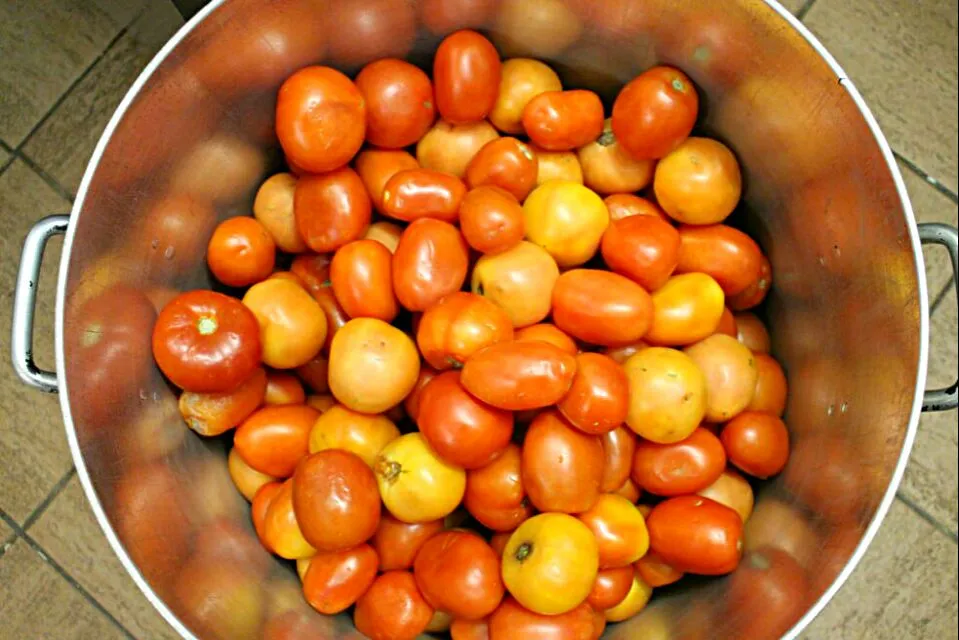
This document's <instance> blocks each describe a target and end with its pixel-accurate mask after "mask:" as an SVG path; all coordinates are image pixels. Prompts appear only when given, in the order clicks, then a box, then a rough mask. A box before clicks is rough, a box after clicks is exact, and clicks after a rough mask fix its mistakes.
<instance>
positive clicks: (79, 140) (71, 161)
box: [23, 0, 183, 193]
mask: <svg viewBox="0 0 959 640" xmlns="http://www.w3.org/2000/svg"><path fill="white" fill-rule="evenodd" d="M182 23H183V20H182V18H181V17H180V14H179V13H177V11H176V8H175V7H174V6H173V4H172V3H171V2H169V0H156V1H154V2H152V3H151V4H150V6H149V8H148V9H147V10H146V11H145V12H144V13H143V15H141V16H140V17H139V18H138V19H137V20H136V21H135V22H134V23H133V24H132V25H131V26H130V29H129V30H128V31H127V32H126V33H125V34H124V35H123V36H121V37H120V39H119V40H117V42H116V43H115V44H114V45H113V47H111V48H110V50H109V51H108V52H107V53H106V54H105V55H104V56H103V58H102V59H100V60H99V61H98V62H97V64H96V65H95V66H94V67H93V69H92V70H91V71H90V73H89V75H87V76H86V77H85V78H84V79H83V80H81V81H80V82H79V83H78V84H77V86H76V87H74V88H73V90H72V91H71V92H70V93H69V94H68V95H67V97H66V99H65V100H64V101H63V102H62V103H61V104H60V105H59V106H58V107H57V109H56V111H54V112H53V113H52V114H51V115H50V117H49V118H48V119H47V121H46V122H44V123H43V125H42V126H41V127H40V129H38V130H37V132H36V133H35V134H34V135H32V136H31V137H30V139H29V140H27V142H26V144H24V146H23V151H24V153H25V154H26V155H27V156H28V157H30V158H31V159H33V160H34V161H35V162H36V163H37V164H38V165H39V166H40V167H42V168H43V170H44V171H46V172H47V173H49V174H50V175H51V176H53V178H54V179H55V180H57V182H59V183H60V184H61V185H63V186H64V187H65V188H66V189H67V190H69V191H70V192H71V193H76V190H77V187H78V186H79V185H80V179H81V178H82V177H83V171H84V169H85V168H86V164H87V161H88V160H89V159H90V154H91V153H92V152H93V148H94V147H95V146H96V143H97V140H98V139H99V138H100V134H101V133H102V132H103V128H104V127H105V126H106V124H107V122H108V121H109V120H110V116H112V115H113V111H114V109H116V106H117V104H119V102H120V100H121V99H122V98H123V96H124V95H125V94H126V92H127V89H129V88H130V85H131V84H133V81H134V80H135V79H136V77H137V76H138V75H139V74H140V71H142V70H143V68H144V67H145V66H146V64H147V63H148V62H149V61H150V58H152V57H153V54H155V53H156V52H157V51H158V50H159V49H160V47H161V46H163V43H164V42H166V41H167V39H168V38H169V37H170V36H171V35H173V33H174V32H175V31H176V29H177V28H179V26H180V25H181V24H182Z"/></svg>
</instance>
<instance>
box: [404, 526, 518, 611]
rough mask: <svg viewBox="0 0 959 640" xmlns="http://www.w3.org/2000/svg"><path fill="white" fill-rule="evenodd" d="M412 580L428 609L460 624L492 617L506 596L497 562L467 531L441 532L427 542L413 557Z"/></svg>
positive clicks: (477, 539) (473, 535) (497, 559)
mask: <svg viewBox="0 0 959 640" xmlns="http://www.w3.org/2000/svg"><path fill="white" fill-rule="evenodd" d="M413 577H414V578H415V579H416V586H417V587H419V589H420V593H422V594H423V598H424V599H425V600H426V601H427V602H428V603H429V604H430V606H432V607H433V608H435V609H439V610H442V611H445V612H447V613H449V614H451V615H452V616H453V617H455V618H458V619H461V620H479V619H481V618H484V617H486V616H488V615H489V614H491V613H493V610H494V609H496V607H497V606H499V603H500V601H501V600H502V599H503V595H504V592H505V589H504V587H503V581H502V579H501V578H500V559H499V558H498V557H497V556H496V553H495V552H494V551H493V550H492V549H491V548H490V546H489V545H488V544H487V543H486V541H485V540H483V539H482V538H481V537H479V536H478V535H476V534H475V533H471V532H467V531H443V532H440V533H437V534H436V535H434V536H433V537H432V538H430V539H429V540H427V541H426V543H425V544H424V545H423V546H422V547H421V548H420V551H419V553H417V554H416V561H415V562H414V564H413Z"/></svg>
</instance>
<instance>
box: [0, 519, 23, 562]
mask: <svg viewBox="0 0 959 640" xmlns="http://www.w3.org/2000/svg"><path fill="white" fill-rule="evenodd" d="M0 520H2V521H3V522H5V523H6V524H7V526H8V527H10V530H11V531H12V532H13V533H11V534H10V535H9V536H8V537H7V539H6V540H4V541H3V546H0V559H2V558H3V556H4V554H6V553H7V549H9V548H10V547H11V546H12V545H13V543H14V542H15V541H16V540H17V538H19V537H20V534H19V533H18V532H19V531H20V525H19V524H17V521H16V520H14V519H13V517H12V516H11V515H10V514H9V513H7V512H6V511H4V510H3V509H0Z"/></svg>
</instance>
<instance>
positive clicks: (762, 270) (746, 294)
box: [729, 254, 773, 311]
mask: <svg viewBox="0 0 959 640" xmlns="http://www.w3.org/2000/svg"><path fill="white" fill-rule="evenodd" d="M772 286H773V269H772V265H771V264H769V258H767V257H766V255H765V254H763V256H762V261H761V263H760V265H759V278H758V279H757V280H756V281H755V282H753V283H752V284H750V285H749V286H748V287H746V288H745V289H743V290H742V291H741V292H739V293H737V294H736V295H734V296H733V297H731V298H730V299H729V308H730V309H732V310H733V311H743V310H744V309H752V308H753V307H755V306H758V305H759V304H760V303H761V302H762V301H763V300H765V299H766V294H768V293H769V290H770V288H772Z"/></svg>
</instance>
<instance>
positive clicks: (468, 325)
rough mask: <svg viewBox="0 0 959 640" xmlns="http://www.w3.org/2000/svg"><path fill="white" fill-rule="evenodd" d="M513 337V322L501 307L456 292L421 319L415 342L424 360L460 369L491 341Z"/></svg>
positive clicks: (504, 340) (434, 365) (442, 366)
mask: <svg viewBox="0 0 959 640" xmlns="http://www.w3.org/2000/svg"><path fill="white" fill-rule="evenodd" d="M512 338H513V324H512V322H510V319H509V316H508V315H506V312H505V311H503V310H502V309H501V308H499V307H498V306H496V305H495V304H493V303H492V302H490V301H489V300H487V299H486V298H484V297H482V296H478V295H476V294H475V293H468V292H465V291H456V292H454V293H451V294H450V295H448V296H446V297H444V298H442V299H441V300H440V301H439V302H437V303H436V304H434V305H432V306H431V307H429V308H428V309H427V310H426V312H425V313H424V314H423V316H422V317H421V318H420V324H419V327H418V328H417V330H416V343H417V345H418V346H419V349H420V353H422V354H423V359H424V360H426V362H427V363H429V365H430V366H431V367H433V368H434V369H438V370H440V371H442V370H444V369H449V368H451V367H456V368H459V367H461V366H463V363H464V362H466V360H467V359H468V358H469V357H470V356H471V355H473V354H474V353H476V352H477V351H479V350H480V349H482V348H483V347H487V346H489V345H491V344H497V343H499V342H507V341H509V340H512Z"/></svg>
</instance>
